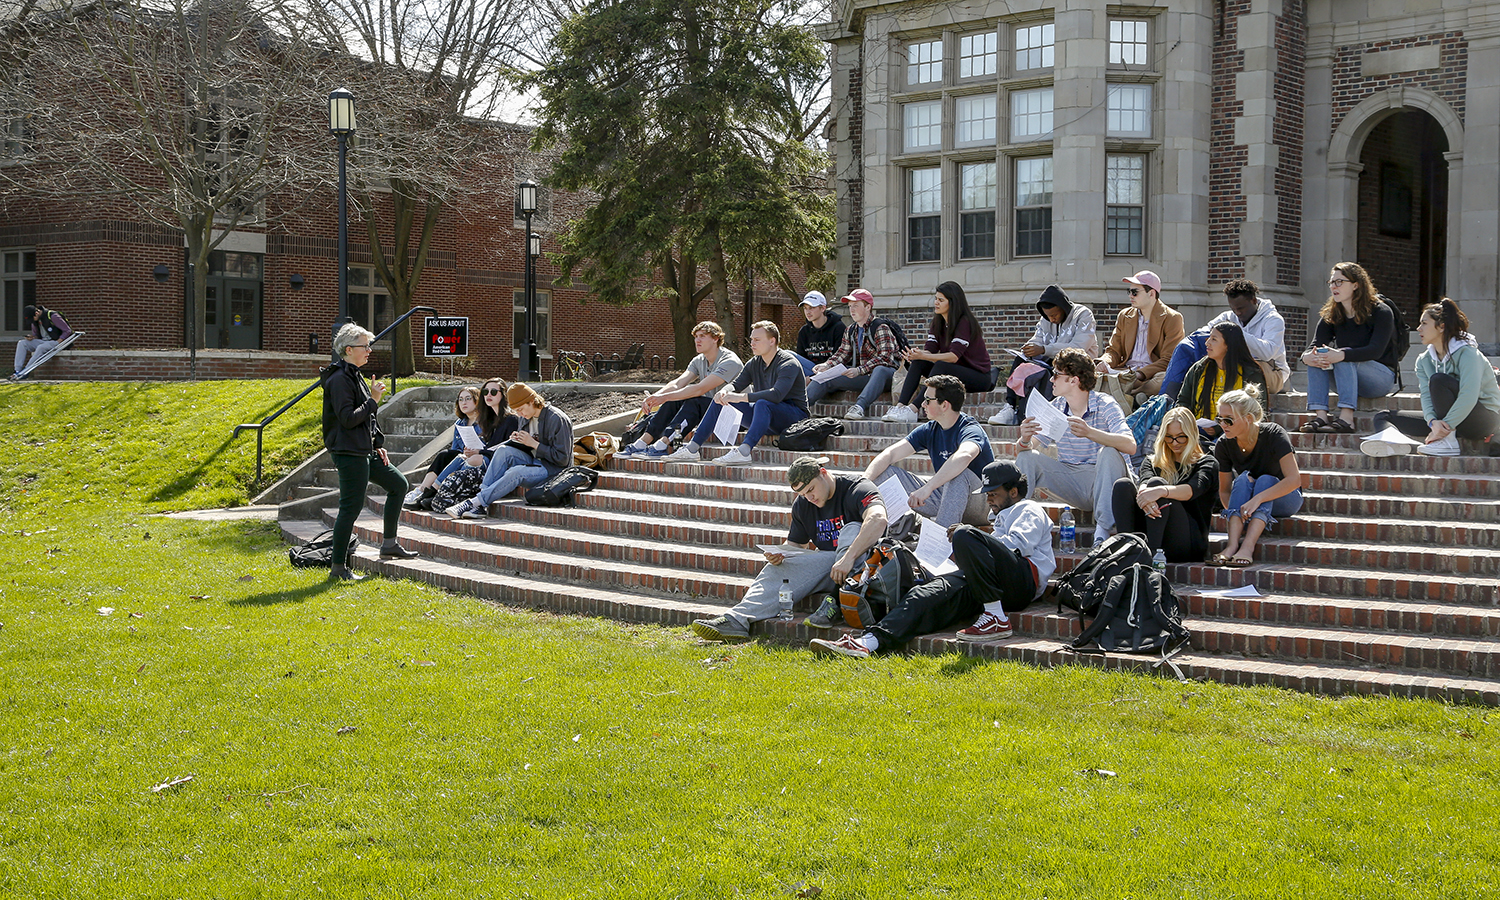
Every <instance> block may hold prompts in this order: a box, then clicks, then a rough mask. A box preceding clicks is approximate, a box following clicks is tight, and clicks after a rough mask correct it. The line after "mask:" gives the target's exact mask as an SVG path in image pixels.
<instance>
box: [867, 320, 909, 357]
mask: <svg viewBox="0 0 1500 900" xmlns="http://www.w3.org/2000/svg"><path fill="white" fill-rule="evenodd" d="M879 325H884V326H885V327H887V328H889V329H890V330H891V334H892V335H894V336H895V338H896V352H897V353H905V352H906V351H907V350H909V349H911V341H910V340H908V339H907V337H906V332H905V331H902V330H901V326H900V325H897V324H896V323H895V322H892V321H891V320H890V319H887V318H886V317H885V316H876V317H875V318H873V319H871V320H870V328H871V329H874V328H875V327H876V326H879Z"/></svg>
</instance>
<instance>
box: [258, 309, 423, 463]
mask: <svg viewBox="0 0 1500 900" xmlns="http://www.w3.org/2000/svg"><path fill="white" fill-rule="evenodd" d="M415 312H429V313H432V314H433V315H434V316H435V315H437V314H438V311H437V310H435V309H433V308H432V307H430V306H413V307H412V308H411V309H408V310H407V311H406V312H405V313H404V314H402V316H401V317H400V318H398V319H397V320H396V321H394V322H392V323H391V324H389V325H387V326H386V327H385V330H384V331H382V332H380V333H379V334H377V335H375V336H374V337H373V338H371V339H370V343H371V344H374V343H377V342H379V340H380V339H381V338H383V337H385V336H386V335H388V334H390V333H391V332H392V331H394V330H395V329H396V326H397V325H400V324H401V323H402V322H405V321H406V320H407V319H409V318H411V316H412V313H415ZM332 368H333V367H332V366H326V367H324V368H323V369H322V371H320V372H319V373H318V380H317V381H314V382H313V383H312V384H310V385H308V386H307V387H306V388H304V389H303V390H302V393H300V394H298V395H297V396H295V397H293V398H292V399H290V400H288V401H287V402H286V403H285V404H284V405H283V406H282V407H281V409H278V410H276V411H275V412H273V413H271V414H270V415H269V416H266V417H265V418H264V419H261V420H260V421H259V422H245V423H242V424H240V425H236V426H234V434H232V435H230V438H229V439H230V440H234V439H235V438H237V437H239V436H240V432H241V431H254V432H255V487H256V488H257V489H258V488H259V487H260V479H261V471H262V470H261V461H262V460H263V458H264V457H263V455H262V451H263V450H264V446H263V443H262V436H263V435H264V434H265V430H266V426H267V425H269V424H271V423H272V422H274V421H276V419H277V418H278V417H279V416H280V415H281V414H282V413H284V412H286V411H287V410H289V409H291V408H292V407H294V406H296V405H297V403H298V402H299V401H301V400H302V398H303V397H306V396H307V395H308V394H311V393H312V392H313V391H314V390H316V389H318V388H320V387H322V386H323V382H324V381H326V380H327V379H328V373H329V371H330V370H331V369H332ZM395 393H396V374H395V373H394V372H392V373H391V394H392V395H393V396H394V395H395Z"/></svg>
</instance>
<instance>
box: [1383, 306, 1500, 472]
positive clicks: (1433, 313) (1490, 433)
mask: <svg viewBox="0 0 1500 900" xmlns="http://www.w3.org/2000/svg"><path fill="white" fill-rule="evenodd" d="M1417 334H1418V335H1419V336H1421V338H1422V343H1423V344H1426V345H1427V349H1426V350H1425V351H1424V352H1423V353H1422V355H1421V356H1419V357H1417V387H1418V388H1419V389H1420V390H1421V392H1422V418H1420V419H1418V418H1417V417H1416V416H1404V415H1400V414H1398V413H1395V412H1382V413H1377V414H1376V416H1375V422H1376V424H1377V425H1378V426H1381V427H1384V426H1385V425H1387V424H1389V425H1395V426H1396V427H1397V428H1398V429H1400V430H1401V432H1402V433H1404V434H1405V435H1406V436H1407V437H1412V438H1416V439H1417V440H1420V441H1423V442H1424V443H1423V445H1422V446H1421V447H1418V448H1417V449H1418V450H1420V451H1421V452H1423V453H1427V454H1431V455H1434V456H1457V455H1458V452H1459V447H1458V439H1459V438H1463V439H1464V440H1469V441H1484V442H1486V443H1488V444H1489V454H1490V455H1491V456H1500V443H1497V442H1496V441H1495V439H1494V438H1495V432H1496V430H1497V427H1500V385H1497V384H1496V382H1495V369H1494V367H1493V366H1491V365H1490V361H1489V360H1488V359H1485V357H1484V354H1482V353H1480V352H1479V346H1478V345H1477V344H1476V343H1475V342H1474V336H1473V335H1472V334H1469V317H1468V316H1465V315H1464V314H1463V310H1461V309H1459V308H1458V304H1457V303H1454V302H1453V301H1452V300H1449V299H1448V298H1447V297H1444V298H1443V299H1442V300H1440V301H1438V302H1437V303H1432V304H1429V305H1428V306H1427V307H1426V308H1425V309H1423V310H1422V318H1421V320H1420V321H1419V322H1417Z"/></svg>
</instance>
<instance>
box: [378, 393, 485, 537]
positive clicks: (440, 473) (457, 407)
mask: <svg viewBox="0 0 1500 900" xmlns="http://www.w3.org/2000/svg"><path fill="white" fill-rule="evenodd" d="M479 391H480V389H479V388H478V387H476V386H474V385H472V384H471V385H468V386H466V387H461V388H459V389H458V396H457V397H456V398H454V400H453V411H454V412H455V413H457V415H458V420H457V421H455V422H454V423H453V443H452V444H450V445H449V446H448V447H447V449H444V450H439V451H438V452H437V455H436V456H434V457H433V458H432V465H430V466H428V467H427V474H426V475H424V476H422V483H421V484H419V485H417V486H416V487H414V488H412V489H411V491H410V492H409V493H407V495H406V499H405V500H404V501H403V502H402V504H401V505H402V506H403V507H405V508H406V509H420V508H421V506H420V505H419V504H420V503H421V501H422V500H423V499H429V498H431V497H432V496H433V495H434V494H436V493H437V483H438V482H439V481H442V480H443V478H444V477H445V476H447V475H450V474H452V473H453V472H456V471H458V467H459V466H462V465H463V464H464V460H465V459H466V458H468V457H469V456H470V455H472V454H477V453H480V452H481V450H482V448H483V447H484V440H483V438H482V437H481V435H483V434H484V432H485V431H487V430H488V426H489V423H490V422H491V421H492V420H493V419H494V418H495V411H494V410H493V409H491V408H490V407H488V406H486V405H485V404H484V401H483V399H482V395H481V394H480V392H479ZM466 426H467V427H469V428H472V429H473V431H472V432H470V433H471V434H473V435H474V441H475V442H476V443H477V446H476V447H475V448H474V449H472V450H470V449H469V446H468V443H467V442H466V441H465V440H464V429H465V427H466Z"/></svg>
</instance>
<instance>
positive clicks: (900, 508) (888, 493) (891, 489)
mask: <svg viewBox="0 0 1500 900" xmlns="http://www.w3.org/2000/svg"><path fill="white" fill-rule="evenodd" d="M875 486H876V487H877V488H879V489H880V499H881V500H883V501H885V520H886V521H887V522H891V523H894V522H895V521H896V520H897V519H899V518H901V517H902V516H904V515H906V514H907V513H909V512H911V504H910V503H908V502H907V500H906V488H904V487H902V486H901V479H899V478H897V477H896V476H894V475H892V476H891V477H889V478H887V479H886V480H885V481H882V482H880V483H879V484H877V485H875Z"/></svg>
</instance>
